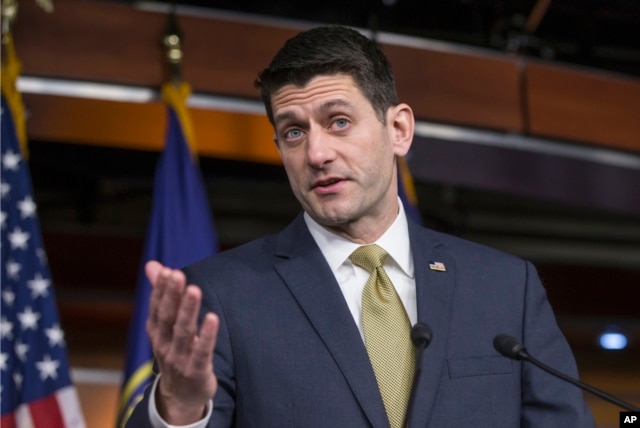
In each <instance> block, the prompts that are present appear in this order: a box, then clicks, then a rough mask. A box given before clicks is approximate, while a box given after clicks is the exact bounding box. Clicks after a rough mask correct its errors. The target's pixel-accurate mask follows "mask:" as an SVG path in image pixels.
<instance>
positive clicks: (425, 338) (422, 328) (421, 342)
mask: <svg viewBox="0 0 640 428" xmlns="http://www.w3.org/2000/svg"><path fill="white" fill-rule="evenodd" d="M432 338H433V333H432V332H431V327H429V326H428V325H427V324H425V323H422V322H417V323H416V324H415V325H414V326H413V327H412V328H411V342H412V343H413V346H414V347H415V348H416V367H415V372H414V374H413V384H412V385H411V393H410V394H409V404H408V406H407V415H406V417H405V424H404V426H405V427H409V426H410V425H411V420H412V414H413V412H412V409H413V402H414V400H415V395H416V387H417V385H418V380H419V378H420V373H421V372H422V369H421V367H420V360H422V353H423V352H424V350H425V349H427V346H429V344H430V343H431V339H432Z"/></svg>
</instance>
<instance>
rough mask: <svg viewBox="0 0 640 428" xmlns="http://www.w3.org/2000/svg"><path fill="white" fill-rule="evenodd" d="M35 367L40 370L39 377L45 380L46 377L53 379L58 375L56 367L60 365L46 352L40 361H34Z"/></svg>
mask: <svg viewBox="0 0 640 428" xmlns="http://www.w3.org/2000/svg"><path fill="white" fill-rule="evenodd" d="M36 367H37V368H38V370H40V379H42V380H45V379H47V378H49V377H50V378H51V379H55V378H56V377H58V367H60V361H57V360H52V359H51V356H49V355H48V354H47V355H45V356H44V358H43V359H42V361H37V362H36Z"/></svg>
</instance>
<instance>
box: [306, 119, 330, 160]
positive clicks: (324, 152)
mask: <svg viewBox="0 0 640 428" xmlns="http://www.w3.org/2000/svg"><path fill="white" fill-rule="evenodd" d="M333 143H334V141H333V137H332V136H331V135H329V134H328V133H327V132H325V131H324V130H323V129H318V128H316V129H313V128H312V129H311V130H309V133H308V135H307V162H308V164H309V165H310V166H312V167H314V168H322V167H323V166H324V165H325V164H327V163H329V162H332V161H333V160H334V159H335V156H336V152H335V150H334V148H333Z"/></svg>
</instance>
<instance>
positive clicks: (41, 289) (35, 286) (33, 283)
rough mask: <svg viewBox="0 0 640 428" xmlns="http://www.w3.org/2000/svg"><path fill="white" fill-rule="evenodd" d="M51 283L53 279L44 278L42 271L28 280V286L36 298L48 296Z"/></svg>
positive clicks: (32, 295)
mask: <svg viewBox="0 0 640 428" xmlns="http://www.w3.org/2000/svg"><path fill="white" fill-rule="evenodd" d="M50 285H51V281H49V280H48V279H46V278H43V277H42V275H41V274H40V273H37V274H36V276H35V278H33V279H32V280H30V281H27V287H29V288H30V289H31V297H32V298H34V299H35V298H36V297H38V296H43V297H46V296H47V294H48V289H49V286H50Z"/></svg>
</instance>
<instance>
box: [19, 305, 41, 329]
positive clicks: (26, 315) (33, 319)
mask: <svg viewBox="0 0 640 428" xmlns="http://www.w3.org/2000/svg"><path fill="white" fill-rule="evenodd" d="M39 319H40V314H39V313H37V312H33V309H31V307H30V306H27V307H26V308H25V309H24V312H20V313H18V321H20V324H21V327H22V329H23V330H34V331H35V330H37V329H38V320H39Z"/></svg>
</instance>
